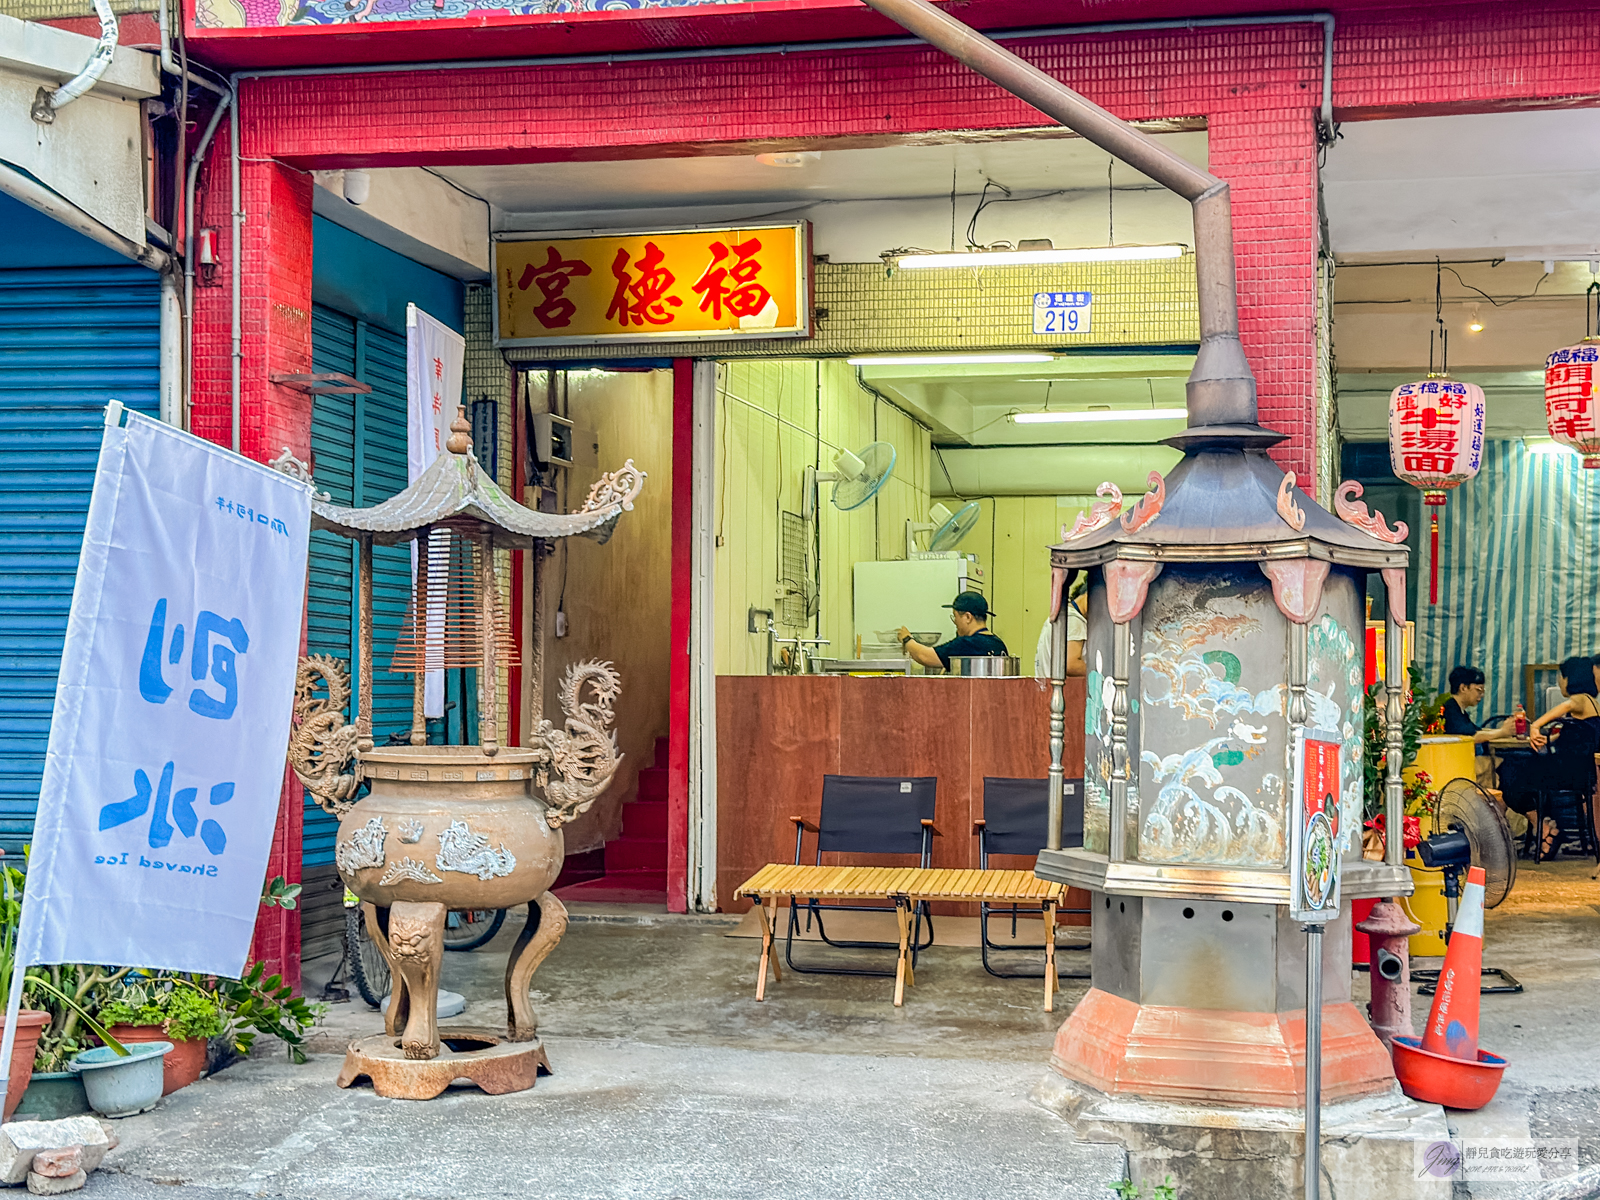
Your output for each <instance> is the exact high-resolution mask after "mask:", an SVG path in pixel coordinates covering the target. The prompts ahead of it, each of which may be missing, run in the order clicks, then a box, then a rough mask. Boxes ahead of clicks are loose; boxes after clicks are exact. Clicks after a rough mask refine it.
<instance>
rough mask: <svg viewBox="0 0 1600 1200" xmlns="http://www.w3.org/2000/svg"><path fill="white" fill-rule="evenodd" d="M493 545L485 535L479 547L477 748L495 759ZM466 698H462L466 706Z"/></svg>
mask: <svg viewBox="0 0 1600 1200" xmlns="http://www.w3.org/2000/svg"><path fill="white" fill-rule="evenodd" d="M495 589H496V583H495V578H494V543H493V542H492V541H491V540H490V539H489V537H488V536H487V535H486V536H485V537H484V538H483V540H482V541H481V542H479V543H478V612H479V614H480V618H481V620H482V621H483V642H482V648H483V660H482V665H481V666H479V668H478V744H479V746H480V747H481V748H482V750H483V752H484V753H485V754H487V755H490V756H493V755H495V754H498V753H499V752H500V663H499V655H498V654H497V653H496V646H495V635H496V633H497V632H498V631H499V628H500V617H499V604H498V600H499V597H498V596H497V595H496V594H495ZM465 702H466V696H465V695H463V696H462V703H463V704H465Z"/></svg>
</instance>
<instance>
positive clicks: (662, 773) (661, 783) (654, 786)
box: [639, 767, 668, 800]
mask: <svg viewBox="0 0 1600 1200" xmlns="http://www.w3.org/2000/svg"><path fill="white" fill-rule="evenodd" d="M667 778H668V775H667V769H666V768H665V767H646V768H645V769H644V770H642V771H640V772H639V799H640V800H665V799H666V798H667Z"/></svg>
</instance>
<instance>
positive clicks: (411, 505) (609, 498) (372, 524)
mask: <svg viewBox="0 0 1600 1200" xmlns="http://www.w3.org/2000/svg"><path fill="white" fill-rule="evenodd" d="M451 429H452V433H451V436H450V438H449V439H448V441H447V442H446V448H445V452H444V453H442V454H440V455H438V457H436V458H435V459H434V460H433V462H432V463H431V464H429V466H428V468H427V469H426V470H425V471H423V472H422V474H421V475H419V476H418V477H417V479H416V482H415V483H412V484H411V485H410V486H409V487H407V488H406V489H405V490H404V491H402V492H399V493H398V494H396V495H394V496H391V497H390V498H389V499H387V500H385V501H383V502H382V503H381V504H375V505H373V506H371V507H370V508H347V507H345V506H343V505H339V504H334V503H332V502H331V501H330V499H329V498H328V496H327V493H325V492H324V493H321V494H320V495H319V494H318V493H315V492H313V494H312V502H311V527H312V528H313V529H324V530H327V531H328V532H330V533H336V534H338V535H339V536H340V537H347V538H357V537H362V536H364V535H369V534H370V535H371V537H372V540H373V541H374V542H375V543H376V544H378V545H380V546H393V545H398V544H401V543H404V542H409V541H414V540H415V539H416V538H417V537H418V536H420V535H422V534H423V533H424V532H425V531H426V530H428V529H430V528H435V527H448V528H451V529H454V530H456V531H457V532H459V533H460V534H461V535H462V536H463V537H467V538H471V539H473V540H482V539H484V538H488V539H489V541H490V542H491V543H492V544H493V545H494V547H495V548H496V549H499V550H527V549H530V548H532V546H533V544H534V542H535V541H536V540H541V539H544V540H550V539H556V538H565V537H587V538H592V539H593V540H594V541H597V542H605V541H606V540H607V539H609V538H610V536H611V533H612V530H613V529H614V528H615V526H616V523H617V519H618V518H619V517H620V516H621V515H622V514H623V512H624V511H625V510H631V509H632V508H633V501H634V498H635V497H636V496H638V494H639V491H640V489H641V488H642V487H643V486H644V480H645V473H644V472H643V471H640V470H639V469H638V468H636V467H635V466H634V465H633V460H632V459H631V458H630V459H628V460H627V462H626V463H624V464H623V466H622V468H621V469H620V470H617V471H614V472H611V473H610V474H606V475H602V476H601V477H600V479H599V480H598V481H597V482H596V483H595V484H594V486H593V487H591V488H590V489H589V496H588V499H587V500H586V501H585V502H584V505H583V507H582V508H580V509H579V510H578V511H577V512H572V513H546V512H539V511H537V510H535V509H531V508H528V507H527V506H526V505H522V504H518V503H517V502H516V501H515V500H513V499H512V498H511V497H510V496H508V495H506V494H505V492H503V491H502V490H501V489H500V487H499V485H498V484H496V483H495V481H494V479H493V478H492V477H491V476H490V474H489V472H488V471H486V470H484V469H483V467H482V465H481V464H480V463H479V462H478V460H477V458H476V457H475V456H474V455H473V453H472V442H471V440H470V439H469V438H468V437H467V424H466V420H465V417H464V416H457V418H456V421H455V423H454V424H453V425H452V426H451ZM273 465H274V466H276V467H277V468H278V469H279V470H283V471H285V472H287V473H288V474H291V475H294V474H298V475H300V477H302V478H305V479H307V480H308V481H309V479H310V476H309V474H308V473H306V471H305V467H304V466H303V464H300V463H299V462H298V461H297V460H295V459H293V458H292V457H291V456H290V455H289V452H288V450H285V451H284V453H283V455H281V456H280V457H279V459H278V460H277V461H275V462H274V463H273Z"/></svg>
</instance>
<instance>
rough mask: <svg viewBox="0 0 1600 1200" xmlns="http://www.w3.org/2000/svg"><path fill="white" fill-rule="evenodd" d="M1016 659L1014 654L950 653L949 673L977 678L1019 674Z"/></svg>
mask: <svg viewBox="0 0 1600 1200" xmlns="http://www.w3.org/2000/svg"><path fill="white" fill-rule="evenodd" d="M1018 661H1019V660H1018V659H1017V658H1016V656H1015V655H1002V654H986V655H983V656H981V657H980V656H977V655H971V656H969V655H952V656H951V659H950V674H952V675H967V676H973V677H977V678H985V679H993V678H999V677H1002V676H1011V675H1017V674H1020V672H1019V671H1018V669H1017V667H1018Z"/></svg>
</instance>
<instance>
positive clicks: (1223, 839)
mask: <svg viewBox="0 0 1600 1200" xmlns="http://www.w3.org/2000/svg"><path fill="white" fill-rule="evenodd" d="M1263 618H1264V619H1265V620H1263ZM1282 628H1283V624H1282V617H1281V614H1279V613H1278V610H1277V607H1276V606H1275V605H1274V604H1273V602H1272V592H1271V588H1270V587H1269V586H1268V584H1267V581H1266V579H1265V577H1264V576H1263V575H1262V574H1261V571H1260V568H1258V567H1257V566H1255V565H1254V564H1253V563H1252V564H1241V565H1239V566H1233V565H1229V566H1228V567H1219V568H1187V569H1186V568H1181V567H1177V568H1169V569H1168V571H1167V572H1166V573H1165V574H1164V575H1163V576H1162V578H1161V579H1160V580H1158V581H1157V583H1156V584H1155V585H1154V586H1152V588H1151V593H1150V600H1149V602H1148V603H1147V605H1146V608H1145V626H1144V637H1143V644H1142V648H1143V654H1142V655H1141V659H1140V692H1141V695H1142V698H1143V701H1144V703H1143V720H1142V722H1141V726H1142V728H1141V736H1142V741H1143V746H1144V747H1145V748H1144V749H1143V750H1142V752H1141V753H1140V755H1139V764H1140V767H1139V778H1140V781H1141V784H1142V785H1143V787H1144V788H1145V789H1146V790H1147V791H1150V790H1153V791H1154V792H1155V798H1154V799H1153V800H1152V801H1151V802H1150V805H1149V811H1148V812H1146V813H1144V814H1143V816H1142V818H1141V819H1140V822H1139V825H1138V830H1139V858H1140V859H1141V860H1142V861H1146V862H1171V863H1206V864H1210V865H1220V866H1238V867H1256V868H1282V866H1283V865H1284V863H1285V862H1286V861H1287V852H1288V847H1287V841H1286V835H1285V828H1284V820H1283V813H1284V774H1283V772H1284V768H1285V766H1286V764H1287V753H1288V718H1287V688H1286V685H1285V684H1284V682H1283V680H1282V678H1281V676H1279V675H1278V674H1277V672H1276V670H1275V668H1277V667H1278V662H1279V659H1280V658H1281V650H1277V651H1276V653H1274V650H1276V647H1275V646H1274V643H1276V644H1277V645H1278V646H1281V641H1280V640H1279V637H1278V636H1275V635H1278V634H1279V633H1280V631H1281V630H1282Z"/></svg>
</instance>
